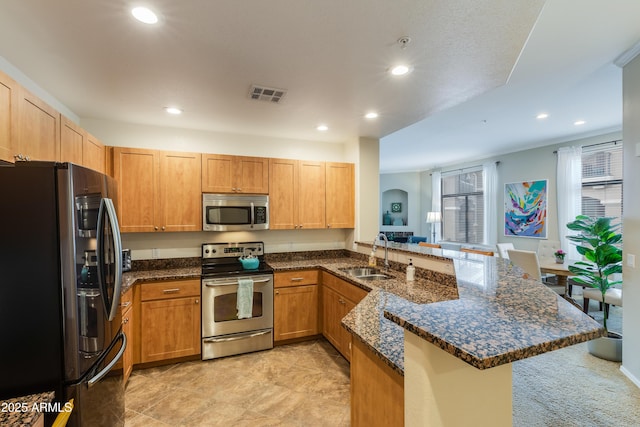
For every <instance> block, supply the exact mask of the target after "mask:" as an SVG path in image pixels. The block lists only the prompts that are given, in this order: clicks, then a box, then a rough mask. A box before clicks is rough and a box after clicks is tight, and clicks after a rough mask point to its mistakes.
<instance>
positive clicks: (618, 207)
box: [582, 141, 623, 222]
mask: <svg viewBox="0 0 640 427" xmlns="http://www.w3.org/2000/svg"><path fill="white" fill-rule="evenodd" d="M622 165H623V161H622V141H612V142H607V143H603V144H595V145H591V146H585V147H582V214H583V215H589V216H594V217H601V216H608V217H615V218H617V221H616V222H621V221H622V209H623V206H622V191H623V185H622V184H623V183H622V178H623V175H622Z"/></svg>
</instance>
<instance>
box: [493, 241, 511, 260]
mask: <svg viewBox="0 0 640 427" xmlns="http://www.w3.org/2000/svg"><path fill="white" fill-rule="evenodd" d="M496 246H497V247H498V255H499V256H500V258H504V259H509V253H508V252H507V251H508V250H509V249H515V248H514V247H513V243H498V244H497V245H496Z"/></svg>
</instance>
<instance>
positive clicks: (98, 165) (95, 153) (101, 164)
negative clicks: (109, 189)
mask: <svg viewBox="0 0 640 427" xmlns="http://www.w3.org/2000/svg"><path fill="white" fill-rule="evenodd" d="M105 157H106V150H105V147H104V144H102V143H101V142H100V141H99V140H98V139H97V138H96V137H95V136H93V135H91V134H90V133H88V134H87V137H86V138H85V140H84V144H83V146H82V164H83V165H84V166H86V167H88V168H89V169H93V170H94V171H98V172H101V173H105Z"/></svg>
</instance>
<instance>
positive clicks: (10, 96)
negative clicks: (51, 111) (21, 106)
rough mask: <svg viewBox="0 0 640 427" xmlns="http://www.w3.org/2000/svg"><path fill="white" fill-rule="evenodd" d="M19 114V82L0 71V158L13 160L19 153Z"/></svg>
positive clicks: (8, 160)
mask: <svg viewBox="0 0 640 427" xmlns="http://www.w3.org/2000/svg"><path fill="white" fill-rule="evenodd" d="M17 116H18V83H16V82H15V81H14V80H13V79H12V78H11V77H9V76H7V75H6V74H4V73H3V72H2V71H0V160H4V161H7V162H13V161H15V159H14V156H15V155H16V154H18V147H17V146H16V137H15V135H14V132H15V129H14V126H15V122H16V121H17V119H18V117H17Z"/></svg>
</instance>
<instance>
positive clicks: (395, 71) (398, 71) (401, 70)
mask: <svg viewBox="0 0 640 427" xmlns="http://www.w3.org/2000/svg"><path fill="white" fill-rule="evenodd" d="M409 71H411V68H409V66H408V65H404V64H400V65H396V66H394V67H393V68H391V74H392V75H394V76H404V75H405V74H407V73H408V72H409Z"/></svg>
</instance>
